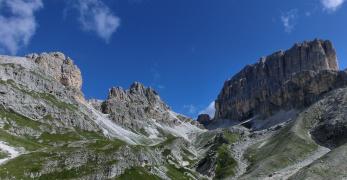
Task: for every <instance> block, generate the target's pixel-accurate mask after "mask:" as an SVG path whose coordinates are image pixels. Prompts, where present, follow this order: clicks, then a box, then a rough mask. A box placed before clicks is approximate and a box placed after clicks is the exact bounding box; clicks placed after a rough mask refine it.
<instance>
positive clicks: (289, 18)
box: [281, 9, 299, 33]
mask: <svg viewBox="0 0 347 180" xmlns="http://www.w3.org/2000/svg"><path fill="white" fill-rule="evenodd" d="M298 17H299V16H298V10H297V9H292V10H290V11H288V12H286V13H283V14H282V16H281V21H282V24H283V26H284V30H285V31H286V32H287V33H291V32H292V31H293V30H294V28H295V25H296V20H297V18H298Z"/></svg>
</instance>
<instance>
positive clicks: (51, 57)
mask: <svg viewBox="0 0 347 180" xmlns="http://www.w3.org/2000/svg"><path fill="white" fill-rule="evenodd" d="M26 57H27V59H28V60H30V61H32V62H34V63H35V64H36V65H37V66H38V67H39V69H40V70H41V71H42V72H44V73H45V74H47V75H50V76H52V77H53V78H54V79H56V80H57V81H59V82H60V83H61V84H63V85H64V86H66V87H70V88H73V89H77V90H81V87H82V76H81V71H80V69H79V68H78V67H77V66H76V65H75V64H74V62H73V61H72V60H71V59H70V58H69V57H66V56H65V55H64V54H63V53H60V52H52V53H42V54H29V55H27V56H26Z"/></svg>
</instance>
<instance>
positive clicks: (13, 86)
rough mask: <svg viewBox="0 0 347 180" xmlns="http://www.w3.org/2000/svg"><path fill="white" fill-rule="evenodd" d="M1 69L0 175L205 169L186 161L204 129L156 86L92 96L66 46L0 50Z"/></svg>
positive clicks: (159, 173) (100, 175)
mask: <svg viewBox="0 0 347 180" xmlns="http://www.w3.org/2000/svg"><path fill="white" fill-rule="evenodd" d="M0 77H1V81H0V102H1V107H0V145H1V146H0V155H1V156H0V160H1V161H0V163H1V164H0V179H30V178H34V179H64V178H67V179H108V178H116V177H119V176H121V175H122V174H125V176H126V175H127V173H131V172H133V171H135V173H137V171H141V172H140V173H142V174H147V175H148V176H151V177H152V176H153V177H156V178H161V179H172V178H170V177H172V176H181V177H186V176H187V177H189V176H192V177H194V178H195V179H198V178H199V177H200V175H199V174H197V173H195V172H194V170H193V169H192V168H191V167H188V166H191V165H192V164H191V163H192V162H193V161H195V159H196V158H197V155H196V148H195V147H193V146H192V145H191V143H190V141H191V140H192V139H194V138H195V137H196V136H197V135H198V134H201V133H203V132H204V131H205V130H204V129H202V128H200V127H199V126H198V124H197V123H196V122H193V121H192V120H191V119H189V118H187V117H185V116H183V115H179V114H177V113H174V112H173V111H171V110H170V108H169V107H168V106H167V105H165V103H164V102H162V101H161V100H160V98H159V96H158V95H157V94H156V93H155V91H154V90H152V89H150V88H145V87H144V86H143V85H142V84H140V83H134V84H133V85H132V87H131V88H130V90H127V91H123V90H122V91H119V93H123V94H122V95H124V96H122V97H120V96H117V92H116V89H115V88H112V89H111V90H110V94H109V98H108V99H107V100H105V101H96V100H91V101H87V100H85V99H84V97H83V93H82V92H81V85H82V77H81V73H80V70H79V69H78V68H77V67H76V66H75V65H74V63H73V61H72V60H71V59H70V58H68V57H66V56H65V55H63V54H62V53H43V54H39V55H38V54H32V55H28V56H26V57H10V56H0ZM118 95H119V94H118ZM123 98H124V99H123ZM119 110H120V111H119ZM175 144H177V145H175ZM169 146H173V147H175V148H169ZM168 149H170V152H169V153H168ZM164 151H165V153H164ZM164 155H165V156H164ZM190 159H191V160H190ZM188 161H191V163H190V162H188ZM182 164H183V165H184V166H183V165H182ZM18 167H20V168H18ZM179 168H181V170H179Z"/></svg>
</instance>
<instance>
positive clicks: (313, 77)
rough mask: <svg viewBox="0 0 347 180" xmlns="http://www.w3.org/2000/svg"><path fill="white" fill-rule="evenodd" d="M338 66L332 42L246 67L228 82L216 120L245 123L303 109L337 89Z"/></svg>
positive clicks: (318, 42) (316, 43) (218, 103)
mask: <svg viewBox="0 0 347 180" xmlns="http://www.w3.org/2000/svg"><path fill="white" fill-rule="evenodd" d="M338 70H339V67H338V62H337V58H336V52H335V49H334V47H333V45H332V43H331V42H330V41H322V40H314V41H311V42H303V43H298V44H295V45H294V46H293V47H292V48H291V49H289V50H287V51H279V52H276V53H274V54H272V55H270V56H268V57H263V58H261V59H260V61H259V62H258V63H256V64H253V65H248V66H246V67H245V68H244V69H243V70H241V71H240V72H239V73H238V74H236V75H235V76H234V77H233V78H231V79H230V80H228V81H226V82H225V84H224V87H223V89H222V91H221V92H220V94H219V96H218V98H217V100H216V114H215V119H232V120H239V121H242V120H245V119H247V118H250V117H252V116H254V115H265V116H267V115H271V114H272V113H273V112H275V111H276V110H279V109H283V108H296V107H302V106H305V105H307V104H310V103H312V102H313V101H314V100H316V98H317V97H318V96H319V95H321V94H322V93H324V92H327V91H329V90H331V89H332V88H333V87H335V86H337V84H338V82H337V78H342V76H344V73H342V72H341V73H338V72H337V71H338Z"/></svg>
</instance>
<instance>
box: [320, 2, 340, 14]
mask: <svg viewBox="0 0 347 180" xmlns="http://www.w3.org/2000/svg"><path fill="white" fill-rule="evenodd" d="M344 2H345V0H321V3H322V5H323V7H324V9H325V10H328V11H332V12H333V11H336V10H337V9H338V8H339V7H341V6H342V4H343V3H344Z"/></svg>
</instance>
